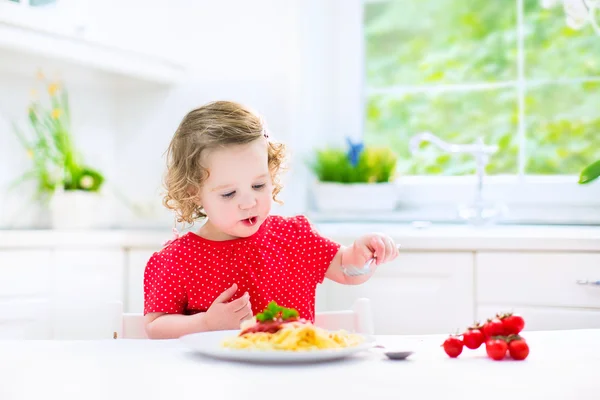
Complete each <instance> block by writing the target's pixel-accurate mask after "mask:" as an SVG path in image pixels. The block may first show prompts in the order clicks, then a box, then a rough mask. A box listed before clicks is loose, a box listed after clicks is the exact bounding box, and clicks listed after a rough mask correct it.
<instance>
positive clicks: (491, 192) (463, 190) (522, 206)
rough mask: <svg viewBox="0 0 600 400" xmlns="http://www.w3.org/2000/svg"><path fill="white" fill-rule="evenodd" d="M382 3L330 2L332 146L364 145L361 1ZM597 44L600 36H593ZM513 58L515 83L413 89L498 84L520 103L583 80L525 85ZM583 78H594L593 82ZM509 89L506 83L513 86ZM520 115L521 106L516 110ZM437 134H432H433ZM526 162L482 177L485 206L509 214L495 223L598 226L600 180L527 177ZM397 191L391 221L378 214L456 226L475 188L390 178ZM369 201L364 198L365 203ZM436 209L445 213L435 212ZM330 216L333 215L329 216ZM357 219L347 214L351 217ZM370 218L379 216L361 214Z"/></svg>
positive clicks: (470, 180)
mask: <svg viewBox="0 0 600 400" xmlns="http://www.w3.org/2000/svg"><path fill="white" fill-rule="evenodd" d="M375 1H385V0H345V1H335V2H334V7H335V10H334V15H335V16H336V17H335V19H334V20H333V21H332V23H333V26H332V28H333V29H332V32H333V35H334V38H333V41H334V43H335V46H333V49H334V54H333V62H332V79H333V88H334V103H333V104H334V105H333V107H334V109H333V112H334V118H335V121H336V127H337V129H336V130H335V132H334V133H333V134H332V135H331V137H329V140H331V141H333V142H336V143H345V139H346V137H350V138H351V139H352V140H355V141H356V140H362V137H363V136H364V127H365V117H366V116H365V103H366V96H367V94H368V93H372V92H373V89H369V88H367V85H366V81H365V67H364V64H365V63H364V59H365V48H364V39H363V32H364V31H363V9H364V4H365V3H369V2H375ZM515 2H516V6H518V7H519V12H518V19H517V24H518V26H517V29H518V30H519V32H520V33H519V35H522V34H523V33H522V30H523V24H522V22H523V13H522V5H523V0H515ZM598 40H600V37H599V38H598ZM518 46H519V47H521V48H520V49H518V51H519V55H520V56H519V59H518V76H517V80H516V81H513V82H511V81H509V82H506V81H505V82H499V83H475V84H464V85H431V86H429V87H427V86H425V85H419V86H418V90H422V91H428V92H435V91H438V92H439V91H452V90H468V91H471V90H486V89H490V88H496V87H509V86H510V87H513V88H514V87H515V86H516V89H517V91H518V101H519V102H522V101H524V98H525V97H524V96H525V95H524V92H525V88H526V82H527V85H528V86H530V85H532V84H533V85H535V84H544V83H570V82H572V83H577V82H580V81H581V79H565V80H538V81H534V80H527V81H526V80H525V79H524V59H523V58H524V51H523V48H522V46H523V41H522V40H519V41H518ZM587 80H597V81H600V78H591V79H586V81H587ZM511 85H512V86H511ZM406 90H411V91H414V90H415V87H409V86H397V87H391V88H385V89H378V91H387V92H388V93H389V92H392V93H401V92H403V91H406ZM519 113H520V114H522V113H523V107H519ZM432 133H434V134H435V132H432ZM516 134H517V135H519V141H520V142H521V143H524V140H525V119H524V115H520V118H519V127H518V130H517V132H516ZM525 163H526V160H525V158H524V153H523V152H520V153H519V175H498V176H496V175H492V176H486V177H485V178H484V185H483V192H484V197H485V198H486V199H487V200H490V201H498V202H501V203H503V204H505V205H506V206H507V207H508V209H509V213H510V214H509V216H507V217H506V218H505V219H503V220H502V221H499V222H505V223H533V224H544V223H549V224H600V182H593V183H590V184H586V185H580V184H579V183H578V179H579V176H578V175H525V174H523V171H524V168H525ZM395 184H396V185H397V186H398V193H399V205H400V207H399V209H398V210H397V211H395V212H394V213H393V214H394V215H393V216H391V215H389V213H388V214H387V215H386V216H385V217H384V218H386V219H387V220H389V219H390V218H392V219H394V218H395V219H397V220H406V221H409V220H415V219H419V218H418V217H419V216H424V217H427V216H435V215H437V217H435V218H436V219H439V220H444V221H447V222H453V221H459V218H458V217H457V216H453V213H452V210H453V209H454V208H455V207H456V205H457V204H459V203H464V202H469V201H470V200H471V199H472V198H473V193H474V189H475V186H476V177H475V176H457V177H443V176H399V177H398V178H396V180H395ZM365 201H367V199H365ZM436 210H445V211H444V212H442V213H441V214H440V213H438V214H436ZM329 217H330V218H335V217H334V216H329ZM356 218H361V217H360V216H358V217H357V216H353V219H356ZM365 218H367V219H376V218H377V215H370V216H365Z"/></svg>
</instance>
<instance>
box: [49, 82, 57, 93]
mask: <svg viewBox="0 0 600 400" xmlns="http://www.w3.org/2000/svg"><path fill="white" fill-rule="evenodd" d="M57 91H58V83H51V84H50V85H48V93H50V96H54V95H55V94H56V92H57Z"/></svg>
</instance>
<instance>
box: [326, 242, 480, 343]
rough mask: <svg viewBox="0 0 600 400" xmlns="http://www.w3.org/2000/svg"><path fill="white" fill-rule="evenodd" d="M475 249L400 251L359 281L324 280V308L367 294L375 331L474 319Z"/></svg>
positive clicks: (425, 329)
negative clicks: (369, 275) (473, 251)
mask: <svg viewBox="0 0 600 400" xmlns="http://www.w3.org/2000/svg"><path fill="white" fill-rule="evenodd" d="M473 272H474V265H473V254H472V253H470V252H418V253H412V252H402V253H401V254H400V256H399V257H398V258H397V259H396V260H394V261H393V262H391V263H388V264H384V265H381V266H380V267H378V269H377V271H376V272H375V274H374V275H373V277H372V278H371V279H370V280H369V281H368V282H366V283H365V284H363V285H357V286H348V285H339V284H335V283H330V282H329V283H327V285H326V287H325V288H324V289H325V291H326V304H327V308H329V309H331V310H335V309H348V308H350V307H351V306H352V303H353V302H354V300H355V299H356V298H358V297H367V298H369V299H370V300H371V305H372V308H373V316H374V319H375V321H374V323H375V331H376V332H377V333H378V334H427V333H449V332H454V331H456V329H457V328H459V327H461V326H466V325H468V324H470V323H471V322H472V321H473V319H474V307H475V303H474V299H473V293H474V290H473Z"/></svg>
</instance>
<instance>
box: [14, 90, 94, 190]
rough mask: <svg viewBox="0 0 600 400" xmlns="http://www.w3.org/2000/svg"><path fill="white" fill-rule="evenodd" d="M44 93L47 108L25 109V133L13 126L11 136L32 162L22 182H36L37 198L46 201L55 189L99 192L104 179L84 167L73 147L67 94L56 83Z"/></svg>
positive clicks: (36, 102)
mask: <svg viewBox="0 0 600 400" xmlns="http://www.w3.org/2000/svg"><path fill="white" fill-rule="evenodd" d="M47 92H48V95H49V102H48V104H43V103H42V102H41V101H39V100H34V101H33V102H32V103H31V104H30V106H29V109H28V113H27V117H28V122H29V128H30V129H29V130H28V132H27V133H26V132H25V131H23V130H22V129H21V128H20V127H18V126H17V125H16V124H13V128H14V131H15V134H16V135H17V137H18V139H19V141H20V142H21V144H22V145H23V148H24V149H25V151H26V152H27V155H28V156H29V158H30V159H31V161H32V168H31V169H30V170H29V171H27V172H26V173H25V174H24V175H23V176H22V180H27V179H34V180H36V181H37V195H38V196H39V197H48V196H50V195H52V194H53V193H54V191H55V190H56V189H58V188H62V189H64V190H84V191H90V192H97V191H99V190H100V189H101V187H102V184H103V183H104V176H103V175H102V174H101V173H100V172H99V171H97V170H95V169H93V168H90V167H89V166H87V165H85V163H84V162H83V159H82V157H81V155H80V154H79V153H78V152H77V149H76V147H75V144H74V140H73V137H72V133H71V121H70V117H71V116H70V108H69V98H68V93H67V91H66V90H65V89H64V88H63V87H62V86H60V85H59V84H58V83H51V84H49V85H47ZM22 180H21V181H22Z"/></svg>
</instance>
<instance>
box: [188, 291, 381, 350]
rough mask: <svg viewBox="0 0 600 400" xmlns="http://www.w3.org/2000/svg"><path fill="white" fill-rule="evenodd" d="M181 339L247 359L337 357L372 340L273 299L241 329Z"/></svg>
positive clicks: (369, 344) (364, 347)
mask: <svg viewBox="0 0 600 400" xmlns="http://www.w3.org/2000/svg"><path fill="white" fill-rule="evenodd" d="M180 340H181V341H183V342H184V343H185V344H186V345H187V346H188V347H190V348H191V349H192V350H194V351H195V352H197V353H200V354H202V355H205V356H209V357H213V358H220V359H226V360H233V361H249V362H318V361H328V360H337V359H341V358H345V357H349V356H352V355H354V354H356V353H359V352H362V351H365V350H368V349H369V348H371V347H373V342H374V339H373V338H371V337H368V336H364V335H360V334H357V333H352V332H348V331H345V330H338V331H332V330H327V329H323V328H320V327H317V326H315V325H314V324H312V323H311V322H310V321H306V320H304V319H302V318H299V316H298V313H297V312H296V310H294V309H290V308H285V307H280V306H278V305H277V304H276V303H275V302H271V303H270V304H269V305H268V306H267V308H266V309H265V311H264V312H262V313H259V314H257V315H256V316H255V317H254V319H252V320H249V321H245V322H244V323H243V324H242V326H241V328H240V330H228V331H213V332H201V333H193V334H190V335H185V336H183V337H181V338H180Z"/></svg>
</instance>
